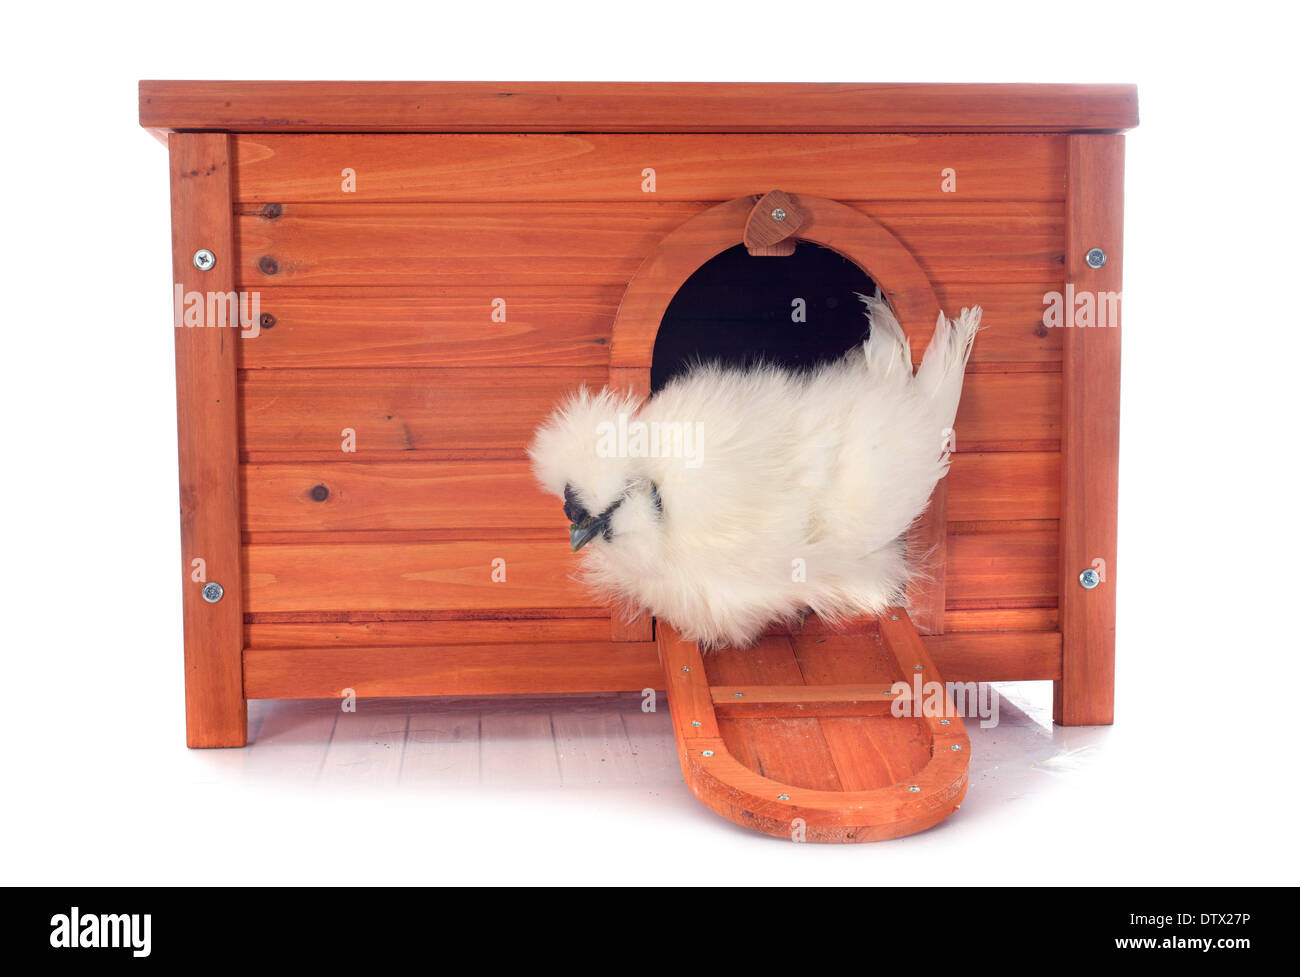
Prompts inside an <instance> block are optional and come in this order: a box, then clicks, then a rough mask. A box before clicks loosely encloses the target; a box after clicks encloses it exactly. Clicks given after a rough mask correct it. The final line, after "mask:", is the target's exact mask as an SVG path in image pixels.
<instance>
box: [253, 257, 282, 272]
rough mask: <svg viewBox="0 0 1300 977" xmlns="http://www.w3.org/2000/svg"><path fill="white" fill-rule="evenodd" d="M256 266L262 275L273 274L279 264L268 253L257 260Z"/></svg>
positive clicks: (277, 269) (278, 268) (278, 267)
mask: <svg viewBox="0 0 1300 977" xmlns="http://www.w3.org/2000/svg"><path fill="white" fill-rule="evenodd" d="M257 268H258V270H259V271H260V272H261V273H262V274H263V275H274V274H275V273H276V272H278V271H279V270H280V265H279V263H278V262H277V261H276V260H275V259H274V258H272V257H271V256H270V255H269V254H264V255H262V257H261V258H259V259H258V260H257Z"/></svg>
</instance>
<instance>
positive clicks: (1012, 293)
mask: <svg viewBox="0 0 1300 977" xmlns="http://www.w3.org/2000/svg"><path fill="white" fill-rule="evenodd" d="M1062 287H1063V286H1062V285H1061V283H1060V282H1055V283H1052V282H1046V283H1041V284H1034V283H1026V284H1014V283H1013V284H965V285H963V284H956V285H953V286H945V285H943V284H941V283H938V284H936V285H935V292H936V293H937V295H938V297H939V302H940V305H941V306H942V307H943V309H944V310H945V311H947V312H950V313H956V312H958V311H960V310H961V308H963V307H964V306H971V305H981V306H982V307H983V309H984V316H983V319H982V320H981V327H980V338H979V342H978V343H977V344H976V346H975V349H974V350H973V351H972V353H971V362H970V364H969V366H968V367H967V369H968V370H970V371H978V370H989V371H991V372H1003V371H1008V370H1045V371H1050V372H1056V371H1059V370H1060V361H1061V347H1062V343H1063V337H1064V333H1065V330H1063V329H1047V328H1045V327H1044V326H1043V323H1042V316H1043V296H1044V295H1046V294H1047V293H1048V292H1052V291H1055V292H1061V290H1062ZM495 291H496V290H494V289H491V288H487V287H478V288H457V287H454V286H448V287H445V288H425V289H420V288H402V289H393V288H375V287H366V286H355V287H346V286H345V287H339V288H279V287H275V286H271V287H264V288H260V289H259V290H258V294H259V297H260V309H261V312H262V313H263V314H265V315H269V316H271V317H272V318H273V320H274V324H273V325H272V326H271V327H269V328H266V329H262V330H261V331H260V333H259V334H258V335H257V336H255V337H250V338H248V339H247V340H246V341H244V342H242V343H240V344H239V347H238V352H239V364H240V366H241V367H244V368H248V369H263V368H279V367H308V368H311V367H316V368H320V367H348V368H352V367H453V366H455V367H459V366H578V367H586V366H604V365H605V364H607V363H608V362H609V344H610V339H611V335H612V326H613V323H614V318H615V315H616V314H617V312H618V307H619V303H620V302H621V300H622V298H623V293H624V291H625V286H623V285H602V286H594V287H583V286H569V287H554V286H531V287H527V288H508V289H505V290H503V291H504V294H502V295H497V294H495ZM495 298H503V299H505V300H506V315H507V321H506V322H505V323H497V322H491V321H490V320H489V313H490V310H491V303H492V301H493V300H494V299H495ZM908 339H909V340H910V342H911V346H912V359H913V362H917V363H919V362H920V361H921V356H922V354H924V352H925V347H926V344H927V343H929V341H930V333H929V331H928V330H927V329H921V330H918V331H916V332H915V333H913V334H912V335H910V336H909V337H908Z"/></svg>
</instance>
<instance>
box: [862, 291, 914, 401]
mask: <svg viewBox="0 0 1300 977" xmlns="http://www.w3.org/2000/svg"><path fill="white" fill-rule="evenodd" d="M857 296H858V298H860V299H861V300H862V304H863V305H865V306H866V307H867V321H868V322H870V323H871V335H870V336H869V337H868V338H867V341H866V342H865V343H863V344H862V350H863V352H864V353H865V354H866V357H867V376H869V377H872V378H873V381H879V380H884V379H887V378H892V379H895V380H902V379H905V378H907V377H910V376H911V375H912V348H911V347H910V346H909V345H908V343H907V335H906V334H905V333H904V332H903V327H902V326H900V325H899V324H898V319H896V318H895V317H894V310H893V309H891V308H890V307H889V303H887V302H886V301H885V299H884V296H883V295H881V294H880V290H879V289H876V294H875V295H863V294H862V293H861V292H858V293H857Z"/></svg>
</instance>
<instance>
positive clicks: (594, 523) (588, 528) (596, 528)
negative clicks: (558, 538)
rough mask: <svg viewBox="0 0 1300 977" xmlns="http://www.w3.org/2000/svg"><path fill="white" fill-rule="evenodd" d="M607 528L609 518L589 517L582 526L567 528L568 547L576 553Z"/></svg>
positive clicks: (575, 525)
mask: <svg viewBox="0 0 1300 977" xmlns="http://www.w3.org/2000/svg"><path fill="white" fill-rule="evenodd" d="M608 527H609V516H589V517H588V518H587V521H586V522H584V523H583V524H582V525H578V524H577V523H573V524H571V525H570V526H569V545H570V546H572V547H573V552H575V553H576V552H578V550H580V549H582V548H583V547H584V546H586V545H587V544H588V543H590V542H591V541H592V540H593V539H595V538H596V537H597V536H599V535H600V534H601V533H603V532H604V531H605V530H606V529H607V528H608Z"/></svg>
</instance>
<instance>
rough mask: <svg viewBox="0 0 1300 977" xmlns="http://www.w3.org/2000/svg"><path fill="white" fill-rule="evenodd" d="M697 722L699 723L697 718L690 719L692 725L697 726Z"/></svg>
mask: <svg viewBox="0 0 1300 977" xmlns="http://www.w3.org/2000/svg"><path fill="white" fill-rule="evenodd" d="M699 724H700V721H699V720H698V719H692V720H691V725H692V726H698V725H699Z"/></svg>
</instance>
